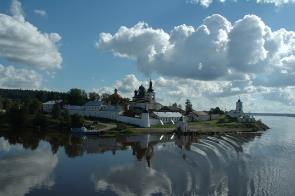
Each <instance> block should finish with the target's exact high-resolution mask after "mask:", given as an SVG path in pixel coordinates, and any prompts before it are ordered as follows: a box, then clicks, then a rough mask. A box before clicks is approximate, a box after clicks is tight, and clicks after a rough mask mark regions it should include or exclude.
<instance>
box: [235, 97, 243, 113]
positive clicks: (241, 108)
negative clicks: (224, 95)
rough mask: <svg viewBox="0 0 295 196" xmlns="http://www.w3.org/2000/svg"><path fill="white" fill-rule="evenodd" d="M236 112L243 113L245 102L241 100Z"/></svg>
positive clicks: (237, 104) (238, 102)
mask: <svg viewBox="0 0 295 196" xmlns="http://www.w3.org/2000/svg"><path fill="white" fill-rule="evenodd" d="M236 111H237V112H243V102H242V101H241V100H240V99H239V100H238V101H237V103H236Z"/></svg>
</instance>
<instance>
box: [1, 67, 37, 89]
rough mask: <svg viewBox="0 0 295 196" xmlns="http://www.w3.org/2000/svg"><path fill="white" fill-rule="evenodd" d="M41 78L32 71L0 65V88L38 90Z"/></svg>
mask: <svg viewBox="0 0 295 196" xmlns="http://www.w3.org/2000/svg"><path fill="white" fill-rule="evenodd" d="M41 84H42V77H41V75H40V74H38V73H37V72H36V71H34V70H30V69H24V68H15V67H13V66H3V65H1V64H0V88H23V89H38V88H40V87H41Z"/></svg>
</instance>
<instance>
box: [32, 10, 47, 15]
mask: <svg viewBox="0 0 295 196" xmlns="http://www.w3.org/2000/svg"><path fill="white" fill-rule="evenodd" d="M34 13H35V14H37V15H39V16H46V15H47V13H46V11H45V10H39V9H36V10H34Z"/></svg>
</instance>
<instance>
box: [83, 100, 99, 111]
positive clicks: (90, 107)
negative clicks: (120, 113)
mask: <svg viewBox="0 0 295 196" xmlns="http://www.w3.org/2000/svg"><path fill="white" fill-rule="evenodd" d="M84 107H85V110H87V111H98V110H101V108H102V103H101V101H99V100H94V101H89V102H87V103H86V104H85V106H84Z"/></svg>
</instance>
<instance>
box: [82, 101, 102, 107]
mask: <svg viewBox="0 0 295 196" xmlns="http://www.w3.org/2000/svg"><path fill="white" fill-rule="evenodd" d="M85 106H101V102H100V101H98V100H94V101H89V102H87V103H86V104H85Z"/></svg>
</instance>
